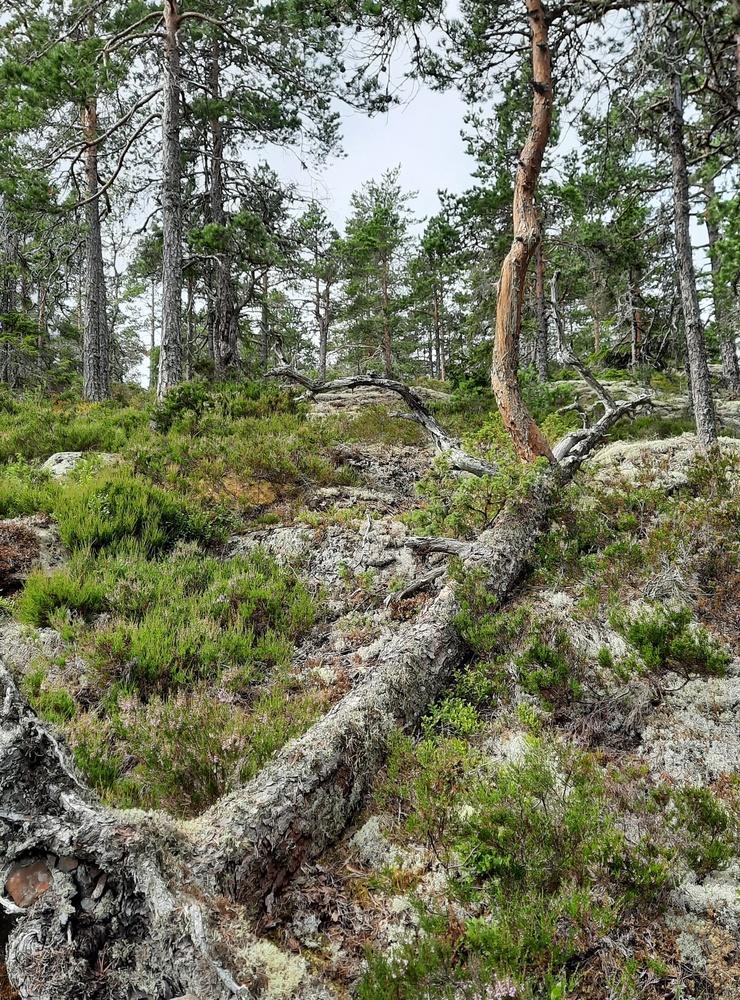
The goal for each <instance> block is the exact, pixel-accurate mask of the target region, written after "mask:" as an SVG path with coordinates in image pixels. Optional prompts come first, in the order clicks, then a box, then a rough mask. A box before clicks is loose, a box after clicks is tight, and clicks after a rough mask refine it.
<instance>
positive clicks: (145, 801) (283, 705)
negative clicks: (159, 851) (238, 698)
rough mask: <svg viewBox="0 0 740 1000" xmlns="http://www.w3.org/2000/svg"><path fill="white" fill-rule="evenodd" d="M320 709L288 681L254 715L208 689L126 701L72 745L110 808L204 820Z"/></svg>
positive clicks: (78, 733) (88, 724)
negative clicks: (205, 812) (147, 810)
mask: <svg viewBox="0 0 740 1000" xmlns="http://www.w3.org/2000/svg"><path fill="white" fill-rule="evenodd" d="M318 711H319V704H318V702H317V701H316V699H315V698H312V697H311V696H307V695H302V696H298V697H295V696H291V695H290V694H289V692H288V689H287V685H286V684H285V682H284V681H277V683H275V684H274V685H273V687H272V689H271V691H270V692H268V693H265V694H263V695H262V696H261V697H260V699H259V700H258V702H257V703H256V704H255V706H253V708H252V710H251V711H249V712H247V711H245V709H244V708H243V707H242V706H240V705H239V704H238V703H237V702H235V703H233V704H228V703H224V702H222V701H218V700H217V699H216V698H214V694H213V691H211V690H208V689H206V688H197V689H195V690H193V691H189V692H179V693H178V694H176V695H173V696H169V697H166V698H158V697H155V698H152V699H151V700H150V701H149V702H147V703H146V704H142V703H141V702H140V701H139V700H138V699H137V698H132V697H130V696H128V697H127V696H123V695H121V696H120V697H119V698H118V704H117V707H116V711H115V712H114V713H113V716H112V718H111V719H110V720H108V721H106V720H104V719H100V718H90V717H88V718H86V719H82V720H80V721H79V722H78V723H75V724H74V725H73V726H72V728H71V731H70V740H71V743H72V746H73V748H74V753H75V758H76V760H77V763H78V766H79V767H80V768H81V770H82V771H83V773H84V774H85V776H86V777H87V778H88V780H89V781H90V782H91V784H92V785H93V786H94V787H95V788H96V789H97V790H98V792H99V793H100V794H101V795H103V797H104V799H105V800H106V801H107V802H109V803H111V804H114V805H117V806H121V807H129V808H130V807H139V808H159V809H162V808H164V809H167V810H169V811H170V812H172V813H174V814H175V815H178V816H196V815H198V813H200V812H202V811H203V810H204V809H207V808H208V807H209V806H210V805H212V804H213V803H214V802H216V801H217V800H218V799H219V798H220V797H221V796H222V795H224V794H225V793H226V792H228V791H230V790H232V789H234V788H236V787H239V786H240V785H242V784H244V782H246V781H248V780H249V779H250V778H251V777H253V775H254V774H256V772H257V771H258V770H259V768H260V767H261V766H262V764H264V762H265V761H266V760H267V759H269V757H271V756H272V754H273V753H274V752H275V751H276V750H277V749H279V748H280V747H281V746H282V745H283V744H284V743H286V742H287V741H288V740H289V739H291V738H292V737H293V736H297V735H299V734H300V733H302V732H303V731H304V730H305V729H306V728H307V727H308V726H309V725H310V724H311V723H312V722H313V721H314V719H315V717H316V714H317V713H318Z"/></svg>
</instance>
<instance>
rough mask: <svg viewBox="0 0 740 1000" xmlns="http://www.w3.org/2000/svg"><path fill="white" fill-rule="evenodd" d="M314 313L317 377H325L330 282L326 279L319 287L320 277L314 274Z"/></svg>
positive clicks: (322, 379) (329, 314)
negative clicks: (316, 330) (316, 327)
mask: <svg viewBox="0 0 740 1000" xmlns="http://www.w3.org/2000/svg"><path fill="white" fill-rule="evenodd" d="M315 296H316V299H315V305H316V308H315V315H316V322H317V324H318V327H319V379H320V380H321V381H322V382H323V381H324V380H325V379H326V353H327V346H328V340H329V322H330V318H331V282H330V281H328V280H326V281H325V282H324V288H323V290H322V288H321V279H320V278H319V276H318V274H317V275H316V287H315Z"/></svg>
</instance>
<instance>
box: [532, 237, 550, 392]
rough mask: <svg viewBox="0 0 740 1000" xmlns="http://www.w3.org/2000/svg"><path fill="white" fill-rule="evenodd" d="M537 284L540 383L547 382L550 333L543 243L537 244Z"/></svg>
mask: <svg viewBox="0 0 740 1000" xmlns="http://www.w3.org/2000/svg"><path fill="white" fill-rule="evenodd" d="M535 266H536V268H537V271H536V278H537V280H536V282H535V296H536V298H537V350H536V361H537V377H538V378H539V380H540V382H547V365H548V362H549V360H550V357H549V343H548V341H549V335H548V334H549V331H548V325H547V302H546V299H545V257H544V254H543V253H542V243H541V242H540V243H538V244H537V251H536V255H535Z"/></svg>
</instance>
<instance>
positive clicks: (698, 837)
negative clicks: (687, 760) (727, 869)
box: [671, 788, 740, 877]
mask: <svg viewBox="0 0 740 1000" xmlns="http://www.w3.org/2000/svg"><path fill="white" fill-rule="evenodd" d="M671 797H672V800H673V804H674V806H675V814H674V815H673V818H672V825H673V828H674V830H676V831H677V832H678V834H679V837H680V838H681V839H683V840H684V853H685V855H686V859H687V861H688V862H689V864H690V865H691V867H692V869H693V870H694V871H695V872H696V873H697V874H698V875H700V876H702V877H703V876H705V875H708V874H709V872H711V871H714V870H715V869H716V868H719V867H721V866H722V865H724V864H726V863H727V862H728V861H731V860H732V858H733V857H736V856H737V853H738V849H739V848H740V814H739V813H738V812H735V813H734V815H733V814H732V813H731V812H730V810H728V809H727V808H726V807H725V805H724V804H723V803H721V802H720V801H719V800H718V799H717V798H716V797H715V796H714V795H713V794H712V792H711V790H710V789H708V788H682V789H678V790H675V791H672V793H671Z"/></svg>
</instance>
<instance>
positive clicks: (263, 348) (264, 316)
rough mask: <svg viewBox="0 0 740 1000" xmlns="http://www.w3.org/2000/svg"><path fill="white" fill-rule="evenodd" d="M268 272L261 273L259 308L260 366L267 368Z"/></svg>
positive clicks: (268, 351)
mask: <svg viewBox="0 0 740 1000" xmlns="http://www.w3.org/2000/svg"><path fill="white" fill-rule="evenodd" d="M269 292H270V272H269V269H268V268H265V270H264V271H263V272H262V302H261V307H260V364H261V365H262V367H263V368H267V362H268V359H269V357H270V304H269V302H268V295H269Z"/></svg>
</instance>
